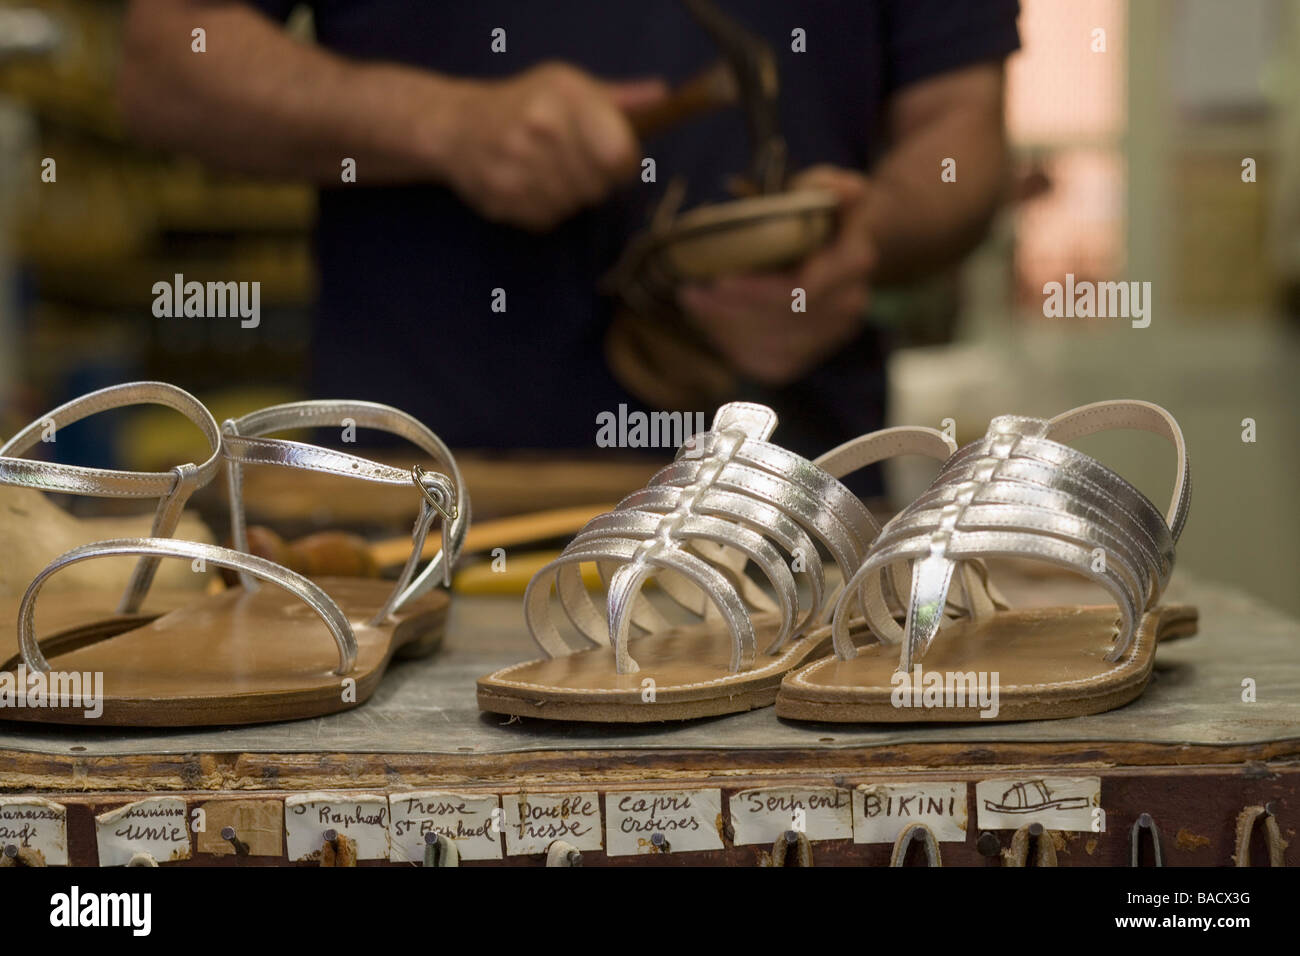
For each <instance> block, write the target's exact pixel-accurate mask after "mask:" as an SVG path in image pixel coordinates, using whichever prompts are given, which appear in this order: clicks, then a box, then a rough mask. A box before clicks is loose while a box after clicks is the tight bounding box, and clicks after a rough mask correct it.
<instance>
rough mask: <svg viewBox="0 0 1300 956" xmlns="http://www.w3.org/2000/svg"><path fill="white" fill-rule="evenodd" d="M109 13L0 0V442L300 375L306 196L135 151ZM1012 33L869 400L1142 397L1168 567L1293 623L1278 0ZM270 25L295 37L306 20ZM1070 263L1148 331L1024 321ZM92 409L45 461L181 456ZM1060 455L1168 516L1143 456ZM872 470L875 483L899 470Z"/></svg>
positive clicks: (234, 397)
mask: <svg viewBox="0 0 1300 956" xmlns="http://www.w3.org/2000/svg"><path fill="white" fill-rule="evenodd" d="M123 6H124V4H123V3H121V2H117V0H44V2H36V0H24V2H21V3H13V2H5V0H0V16H2V17H3V18H4V19H3V20H0V24H3V25H0V343H2V345H0V434H4V435H8V434H11V433H12V432H14V431H15V430H16V429H17V428H18V427H19V426H20V425H22V424H24V423H25V422H27V421H29V420H30V419H31V418H33V417H34V416H36V415H38V414H40V413H41V412H42V411H43V410H45V409H48V408H50V407H53V406H54V405H55V404H57V403H59V402H61V401H64V400H67V399H68V398H71V397H73V396H75V395H78V394H81V393H84V392H86V391H88V390H90V389H93V388H96V387H100V386H103V385H106V384H110V383H114V382H119V381H123V380H127V379H131V378H158V379H163V380H170V381H177V382H178V383H181V384H183V385H184V386H185V387H187V388H191V389H193V390H194V391H195V392H196V393H197V394H198V395H199V396H200V398H202V399H203V400H204V401H206V402H207V403H208V404H209V406H210V407H211V408H212V409H213V411H214V414H216V416H217V417H218V419H219V420H220V419H221V418H222V417H225V416H227V415H230V414H235V413H238V412H242V411H246V410H248V409H250V408H253V407H257V406H260V405H265V404H268V403H271V402H274V401H280V400H287V399H290V398H293V397H297V396H299V395H301V394H302V391H301V390H302V387H303V383H304V382H305V381H306V369H305V361H306V345H307V341H308V334H309V329H310V322H311V308H312V300H313V294H314V285H315V282H314V275H313V264H312V257H311V246H310V230H311V226H312V221H313V216H314V194H313V192H312V190H311V189H309V188H307V187H305V186H303V185H298V184H268V183H260V182H250V181H247V180H244V179H239V178H236V177H232V176H228V175H224V174H217V173H213V172H210V171H208V170H205V169H204V168H203V167H202V166H201V165H199V164H198V163H196V162H194V161H192V160H189V159H186V158H183V157H176V156H168V155H161V154H158V153H155V152H150V151H147V150H143V149H141V148H139V147H138V146H136V145H134V144H132V143H131V142H129V141H128V139H127V138H126V136H125V134H124V132H123V128H122V122H121V119H120V115H119V113H118V110H117V107H116V104H115V97H114V79H115V72H116V65H117V59H118V56H119V50H120V44H119V36H120V23H121V15H122V8H123ZM1020 28H1021V35H1022V40H1023V46H1024V49H1023V51H1022V52H1020V53H1018V54H1017V55H1015V56H1014V57H1012V59H1011V61H1010V65H1009V93H1008V104H1007V121H1008V128H1009V130H1010V135H1011V139H1012V143H1013V146H1014V149H1015V155H1016V165H1017V168H1016V176H1015V182H1016V187H1015V190H1014V196H1013V199H1012V200H1011V201H1010V202H1009V203H1008V205H1007V207H1006V208H1005V210H1004V211H1003V212H1002V214H1001V215H1000V216H999V217H998V220H997V222H996V224H995V226H994V229H993V230H992V232H991V234H990V236H989V238H988V239H987V240H986V241H985V243H984V244H983V245H982V246H981V248H980V249H979V250H978V251H977V252H976V253H975V254H974V255H972V256H971V257H970V258H969V260H968V261H967V262H966V263H965V264H964V266H963V267H962V268H961V270H960V272H959V273H958V274H954V275H951V276H945V277H941V278H938V279H934V280H931V281H929V282H927V283H925V284H923V285H921V286H919V287H916V288H910V289H904V290H890V291H889V292H881V294H880V295H879V301H878V302H877V305H876V309H875V318H876V320H877V321H881V322H887V323H889V324H891V325H892V326H894V327H895V328H896V329H898V330H899V332H900V334H901V335H902V336H903V337H904V338H906V339H907V340H908V341H910V342H912V343H913V344H912V345H911V346H910V347H908V348H905V349H903V350H901V351H899V352H898V353H896V354H895V356H894V358H893V360H892V368H891V372H892V389H893V407H892V412H891V417H892V418H893V419H894V421H895V422H910V423H917V424H931V425H939V423H940V422H942V421H943V420H944V419H946V418H953V419H954V420H955V425H956V429H957V438H958V440H959V441H960V442H965V441H969V440H972V439H974V438H976V437H978V436H979V435H980V434H982V433H983V431H984V427H985V425H986V424H987V421H988V419H989V418H990V417H992V416H993V415H996V414H1001V413H1005V412H1010V411H1016V412H1023V413H1029V414H1042V415H1051V414H1054V413H1056V412H1059V411H1062V410H1064V409H1066V408H1069V407H1072V406H1073V405H1077V404H1081V403H1083V402H1088V401H1096V400H1100V399H1106V398H1143V399H1147V400H1150V401H1154V402H1158V403H1160V404H1162V405H1165V406H1167V407H1168V408H1170V409H1171V410H1172V411H1173V412H1174V413H1175V414H1176V415H1177V416H1178V418H1179V420H1180V422H1181V423H1182V425H1183V428H1184V430H1185V432H1186V434H1187V438H1188V444H1189V447H1190V449H1191V457H1192V466H1193V476H1194V488H1195V495H1194V502H1195V505H1194V507H1193V509H1192V519H1191V522H1190V524H1189V526H1188V532H1187V534H1186V535H1185V536H1184V538H1183V541H1182V543H1181V545H1180V552H1179V562H1180V566H1181V567H1183V568H1185V569H1187V570H1188V571H1190V572H1192V573H1194V574H1196V575H1198V576H1202V577H1206V578H1213V579H1216V580H1221V581H1225V582H1230V583H1233V584H1236V585H1238V586H1240V587H1242V588H1244V589H1246V590H1248V591H1250V592H1252V593H1253V594H1256V595H1258V596H1259V597H1261V598H1263V599H1265V600H1266V601H1268V602H1270V603H1273V604H1275V605H1278V606H1281V607H1283V608H1285V609H1289V610H1290V611H1292V612H1300V589H1297V588H1296V586H1295V583H1294V569H1295V568H1296V567H1297V566H1298V565H1300V508H1298V507H1297V506H1296V499H1295V495H1296V489H1297V484H1298V483H1297V474H1300V449H1298V448H1297V444H1296V438H1297V436H1300V427H1298V426H1300V401H1298V399H1300V377H1297V374H1296V371H1297V367H1298V365H1297V359H1298V358H1300V318H1298V316H1300V75H1298V72H1300V0H1235V2H1233V3H1231V4H1229V3H1222V2H1218V0H1134V2H1131V3H1129V2H1124V0H1068V2H1067V0H1022V14H1021V19H1020ZM292 29H294V30H295V31H296V32H298V33H299V34H300V35H302V36H304V37H305V36H309V35H310V31H311V22H310V15H309V13H308V12H307V11H305V10H304V11H301V12H300V13H298V14H296V15H295V17H294V18H293V20H292ZM1099 30H1100V31H1103V33H1101V34H1098V32H1097V31H1099ZM1098 37H1100V38H1101V43H1100V46H1101V47H1102V48H1100V49H1099V48H1098V46H1099V44H1098ZM48 156H57V157H58V160H57V181H56V182H54V183H45V182H42V180H41V170H42V165H41V161H42V159H43V158H44V157H48ZM1248 159H1249V160H1253V164H1250V165H1253V167H1254V169H1255V177H1254V180H1255V181H1253V182H1247V181H1244V180H1243V175H1242V173H1243V163H1244V161H1245V160H1248ZM175 273H183V274H184V275H185V276H186V277H187V278H192V279H198V280H200V281H203V280H205V279H208V278H231V277H234V278H238V279H256V280H258V281H260V282H261V296H262V299H261V302H262V314H263V320H262V322H261V324H260V326H259V327H258V328H257V329H242V328H240V327H239V324H238V323H237V322H230V323H220V322H205V323H197V322H175V321H169V320H167V319H156V318H154V317H153V315H152V312H151V305H152V301H153V294H152V291H151V289H152V286H153V284H154V283H155V282H157V281H159V280H160V279H167V278H169V277H171V276H172V275H173V274H175ZM1066 273H1072V274H1073V275H1074V276H1075V277H1076V280H1085V279H1087V280H1094V281H1105V280H1117V281H1118V280H1123V281H1137V282H1150V283H1151V288H1152V302H1151V318H1152V321H1151V324H1150V327H1148V328H1145V329H1134V328H1132V327H1131V326H1130V324H1129V323H1128V322H1127V321H1125V320H1122V319H1093V320H1086V319H1053V318H1045V317H1044V315H1043V286H1044V283H1046V282H1052V281H1057V282H1059V281H1063V280H1064V277H1065V275H1066ZM1245 419H1252V420H1253V421H1254V422H1255V423H1256V429H1257V440H1256V441H1255V442H1253V443H1248V442H1244V441H1243V440H1242V431H1243V428H1244V426H1243V421H1244V420H1245ZM113 422H114V426H115V427H114V428H113V429H112V430H111V431H105V430H104V429H96V430H94V431H91V430H82V431H78V432H77V433H76V435H75V442H76V443H77V446H78V447H72V446H69V445H68V444H61V447H60V448H59V453H60V455H61V456H63V457H66V458H67V459H69V460H73V459H77V460H81V461H87V462H88V461H95V462H96V463H102V464H109V463H110V462H116V463H117V464H118V465H119V466H121V467H131V468H144V467H150V466H153V465H156V464H157V463H158V461H159V460H162V461H166V462H167V463H169V464H170V463H172V462H173V461H174V460H175V451H174V446H175V442H176V434H175V433H173V432H172V431H171V429H172V427H173V425H172V423H171V422H170V419H169V418H167V416H166V413H159V415H157V416H155V415H153V414H152V413H143V414H137V415H134V416H129V415H123V416H121V417H115V418H114V419H113ZM164 422H165V423H166V424H163V423H164ZM174 427H175V428H176V429H177V430H178V431H183V428H184V425H183V424H182V423H181V422H179V420H178V421H177V422H176V423H174ZM1083 447H1085V450H1090V451H1101V452H1102V453H1103V454H1104V456H1105V460H1106V461H1107V463H1108V464H1111V465H1112V466H1114V467H1116V468H1117V470H1118V471H1120V473H1122V474H1125V475H1127V476H1132V477H1133V478H1134V480H1135V483H1136V484H1138V486H1139V487H1141V488H1142V489H1143V490H1145V491H1147V493H1148V494H1149V495H1151V497H1152V498H1153V499H1154V500H1156V501H1157V502H1159V503H1161V504H1163V501H1164V500H1165V497H1166V495H1167V491H1166V490H1165V489H1166V488H1167V482H1168V481H1169V480H1170V479H1171V477H1172V471H1173V463H1172V460H1171V459H1172V456H1171V455H1168V454H1167V452H1166V450H1165V448H1164V446H1163V445H1159V444H1157V443H1155V442H1152V441H1147V440H1145V436H1131V440H1130V437H1129V436H1120V437H1107V438H1105V439H1097V440H1096V441H1095V443H1090V444H1087V445H1085V446H1083ZM1157 449H1158V450H1159V452H1160V454H1159V456H1158V457H1156V456H1154V455H1153V452H1154V451H1156V450H1157ZM594 452H595V449H593V453H594ZM589 473H591V474H594V472H589ZM479 474H486V473H485V472H479ZM493 474H497V473H496V472H494V473H493ZM548 474H552V475H553V481H552V482H550V483H549V484H548V482H547V481H544V480H539V479H538V478H537V474H536V473H535V472H534V473H533V474H532V478H533V480H532V481H531V482H530V483H529V484H528V486H527V491H528V492H529V494H530V495H531V497H530V498H529V499H527V500H523V499H520V498H518V497H517V492H516V497H515V498H513V499H512V498H511V497H510V493H509V489H510V488H511V487H512V483H511V482H510V481H507V480H505V479H501V480H499V481H497V482H496V483H495V484H493V483H492V481H491V480H489V479H488V478H483V479H482V481H481V482H480V483H479V484H477V485H476V482H475V478H474V472H472V471H471V472H470V473H469V475H468V477H469V481H470V487H471V489H472V491H473V492H474V496H475V504H476V508H475V510H476V514H478V513H484V514H491V513H502V512H508V511H511V510H522V509H524V508H541V507H546V506H548V505H555V504H563V503H571V502H581V501H592V500H598V499H597V498H594V497H592V495H593V493H595V491H594V490H593V489H592V488H590V487H577V486H576V485H577V484H579V483H576V482H575V481H574V480H564V479H563V478H562V475H565V474H567V475H569V476H570V477H571V476H572V475H573V474H575V472H573V471H569V472H563V473H561V472H553V473H548ZM895 479H896V481H895V489H896V492H897V493H898V494H905V493H907V492H908V491H909V490H910V491H915V490H916V487H915V486H916V484H917V482H918V481H919V480H921V478H920V476H918V475H917V474H916V473H909V472H907V471H906V470H902V471H899V472H898V473H897V474H896V475H895ZM591 480H592V481H594V480H595V479H591ZM484 485H486V486H487V487H486V489H485V487H484ZM632 486H635V483H634V482H633V483H629V482H628V480H627V478H626V476H625V475H620V476H618V477H616V478H613V479H611V481H610V487H612V488H619V487H622V488H626V487H632ZM515 487H517V483H515ZM548 489H549V490H548ZM494 493H495V497H494ZM584 495H585V497H584ZM566 496H567V499H566ZM87 504H88V503H87V502H81V503H79V504H78V507H85V506H86V505H87ZM90 504H94V503H90ZM100 504H101V505H102V503H100ZM480 504H482V505H483V508H482V509H480ZM316 517H317V518H321V517H322V516H320V515H316ZM406 518H407V516H405V514H403V516H402V520H406Z"/></svg>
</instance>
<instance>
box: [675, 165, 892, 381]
mask: <svg viewBox="0 0 1300 956" xmlns="http://www.w3.org/2000/svg"><path fill="white" fill-rule="evenodd" d="M792 186H793V188H801V187H802V188H819V189H828V190H830V191H832V192H834V193H836V194H837V195H838V196H839V197H840V228H839V232H838V234H837V235H836V237H835V239H834V241H833V242H832V243H831V244H830V245H828V246H826V247H825V248H824V249H821V250H820V251H818V252H816V253H814V254H813V255H812V256H811V257H809V258H808V259H807V260H806V261H805V262H804V263H803V265H802V266H800V268H799V269H798V270H797V271H796V272H791V273H779V274H769V275H751V276H734V277H727V278H723V279H719V280H718V281H716V282H714V283H712V284H711V285H708V286H700V285H696V286H687V287H685V288H683V289H682V290H681V292H680V293H679V297H678V298H679V303H680V304H681V306H682V308H683V309H684V310H685V311H686V313H687V315H688V316H690V317H691V318H692V319H693V320H694V321H695V323H696V324H697V325H698V327H699V328H700V329H701V330H703V332H704V334H705V336H706V337H707V338H708V340H709V341H710V342H711V343H712V344H713V346H714V348H716V349H717V350H718V351H719V352H720V353H721V354H722V356H723V357H724V358H725V359H726V360H727V361H728V363H729V364H730V365H731V366H732V367H733V368H735V369H736V370H737V371H738V372H740V373H741V374H742V375H745V376H746V377H748V378H750V379H753V380H754V381H755V382H759V383H760V384H764V385H786V384H788V383H790V382H793V381H796V380H798V379H799V378H801V377H802V376H803V375H804V373H806V372H808V371H809V370H811V369H812V368H814V367H816V366H817V365H818V364H819V363H820V362H821V361H822V360H823V359H825V358H826V357H827V356H828V355H830V354H831V353H832V352H834V351H835V350H836V349H838V348H839V347H840V346H842V345H844V344H845V343H847V342H849V341H850V340H852V339H853V337H854V336H855V335H856V334H857V332H858V330H859V329H860V328H861V325H862V317H863V313H864V312H865V311H866V308H867V303H868V302H869V301H870V286H869V284H868V279H869V278H870V275H871V271H872V268H873V266H874V264H875V260H876V252H875V247H874V244H873V242H872V239H871V236H870V233H869V231H868V225H867V202H868V196H869V193H870V183H869V182H868V180H867V178H866V177H865V176H862V175H860V174H859V173H855V172H852V171H850V170H846V169H840V168H837V167H833V166H816V167H813V168H811V169H808V170H806V171H805V172H803V173H802V174H800V175H799V176H797V177H795V180H794V182H793V184H792ZM796 288H799V289H803V290H804V292H805V294H806V305H807V311H806V312H794V311H792V310H791V303H792V302H793V298H792V293H793V291H794V290H795V289H796Z"/></svg>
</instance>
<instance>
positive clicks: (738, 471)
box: [478, 402, 951, 723]
mask: <svg viewBox="0 0 1300 956" xmlns="http://www.w3.org/2000/svg"><path fill="white" fill-rule="evenodd" d="M775 427H776V414H775V413H774V412H773V411H772V410H771V409H770V408H767V407H765V406H762V405H755V404H749V403H744V402H735V403H731V404H728V405H724V406H723V407H722V408H721V409H720V410H719V411H718V413H717V416H716V417H715V418H714V421H713V427H712V429H711V430H710V431H708V432H705V433H703V434H701V435H696V436H693V438H692V439H691V441H690V442H688V443H687V444H686V445H684V446H683V447H682V450H681V451H680V452H679V453H678V456H677V460H676V461H675V462H674V464H672V465H670V466H668V467H667V468H665V469H663V470H662V471H660V472H659V473H658V474H657V475H655V476H654V478H652V479H651V481H650V483H649V485H648V486H647V487H646V488H643V489H642V490H640V491H638V492H636V493H635V494H632V495H630V496H629V497H627V498H625V499H623V501H621V502H620V503H619V505H618V506H617V507H616V508H615V510H613V511H611V512H609V513H607V514H604V515H601V516H599V517H597V518H594V519H593V520H592V521H591V522H589V523H588V524H587V526H586V527H585V528H584V529H583V530H582V531H581V532H580V533H579V534H578V535H577V537H575V538H574V539H573V541H572V542H571V543H570V544H569V545H568V547H566V548H565V549H564V551H563V552H562V553H561V554H560V556H559V557H558V558H557V559H556V560H554V561H552V562H551V563H550V564H548V565H546V566H545V567H543V568H542V569H541V570H540V571H538V573H537V574H536V575H535V576H534V577H533V579H532V580H531V581H530V582H529V585H528V590H527V592H526V593H525V596H524V613H525V616H526V619H527V623H528V628H529V630H530V631H531V633H532V635H533V638H534V640H535V641H536V642H537V644H538V645H539V646H540V647H541V649H542V650H543V651H545V653H546V654H547V655H548V656H547V658H545V659H542V660H534V661H529V662H527V663H523V664H516V665H514V666H512V667H507V668H505V669H503V670H500V671H497V672H496V673H494V674H491V675H489V676H487V677H484V678H482V679H480V680H479V682H478V701H479V706H480V707H481V708H482V709H483V710H487V711H492V712H495V713H503V714H518V715H523V716H531V717H546V718H553V719H560V720H594V721H608V722H629V723H631V722H642V721H656V720H676V719H683V718H691V717H703V716H708V715H713V714H725V713H731V712H734V711H742V710H749V709H750V708H753V707H764V706H767V705H769V704H771V703H772V701H773V699H774V698H775V696H776V690H777V686H778V685H779V683H780V680H781V677H782V675H783V674H785V673H786V672H787V671H789V670H790V669H791V668H793V667H795V666H797V665H798V664H799V663H800V662H802V661H804V660H807V659H808V658H809V657H810V656H812V655H813V654H814V653H816V652H817V651H818V650H819V649H821V648H823V647H825V646H827V642H828V640H829V637H830V632H829V627H828V626H826V623H825V620H824V617H825V615H826V612H827V611H828V609H829V606H830V604H831V602H832V599H833V594H832V593H829V592H828V591H827V586H826V579H827V575H826V569H825V568H824V567H823V559H822V556H821V553H819V548H820V549H821V550H822V551H823V552H824V553H825V554H826V555H828V556H829V558H830V560H831V562H832V564H833V566H834V567H835V568H837V569H839V572H840V573H839V578H840V579H842V577H843V575H844V574H847V573H848V572H849V571H851V570H852V569H853V568H855V567H857V566H858V565H859V564H860V563H861V561H862V559H863V556H864V555H865V554H866V549H867V546H868V545H869V544H870V542H871V540H872V539H873V538H874V537H875V536H876V534H877V533H878V532H879V526H878V525H877V523H876V522H875V520H874V519H873V518H872V516H871V514H870V513H869V512H868V511H867V509H866V507H865V506H864V505H863V504H862V502H860V501H859V500H858V499H857V497H855V496H854V494H853V493H852V492H851V491H849V490H848V488H846V487H845V486H844V485H843V484H841V483H840V481H839V480H838V478H839V477H842V476H844V475H845V474H848V473H849V472H851V471H855V470H857V469H859V468H863V467H865V466H867V465H869V464H871V463H873V462H877V461H881V460H883V459H885V458H890V457H893V456H895V455H902V454H922V455H928V456H929V457H932V458H936V459H938V460H940V461H942V460H944V459H946V458H947V457H948V455H949V454H950V452H951V446H950V445H949V444H948V440H947V439H946V438H944V436H943V435H942V434H941V433H940V432H938V431H935V430H934V429H930V428H889V429H885V430H884V431H879V432H873V433H871V434H869V435H864V436H862V437H860V438H857V439H855V440H853V441H850V442H847V443H846V444H844V445H841V446H839V447H838V448H836V449H834V450H832V451H830V452H827V453H826V454H825V455H823V456H822V457H821V458H819V459H817V461H816V462H810V461H808V460H806V459H804V458H801V457H799V456H798V455H795V454H792V453H791V452H789V451H786V450H785V449H783V448H781V447H779V446H777V445H774V444H771V443H770V442H768V441H767V439H768V437H769V436H770V435H771V433H772V431H773V429H774V428H775ZM583 565H594V566H595V567H596V568H597V569H598V571H599V575H600V579H601V580H602V581H603V583H604V586H605V588H606V591H607V594H606V601H605V604H606V610H605V613H604V614H602V613H601V610H600V608H599V607H598V606H597V604H596V603H595V602H594V601H593V600H592V597H591V595H590V594H589V593H588V591H587V588H586V586H585V585H584V582H583V575H582V570H581V568H582V566H583ZM750 566H752V567H753V569H754V570H755V576H752V577H751V576H750V575H749V574H748V573H746V572H747V569H748V568H749V567H750ZM651 578H655V579H656V581H657V583H658V585H659V588H660V590H661V591H662V596H663V598H664V600H662V601H651V600H649V599H647V597H646V596H644V595H642V594H641V590H642V587H643V586H644V585H645V584H646V582H647V581H648V580H650V579H651ZM796 578H798V580H799V581H802V582H803V585H804V586H803V587H802V588H800V587H799V584H798V581H797V580H796ZM552 591H554V592H555V593H556V596H557V598H558V604H559V609H560V611H561V615H560V617H561V620H567V623H568V627H567V629H566V631H562V630H561V629H560V627H559V626H557V623H556V621H555V620H554V619H553V617H552V611H553V607H552V605H553V604H554V603H556V599H555V598H553V597H552ZM673 604H676V605H677V609H678V610H679V612H682V613H679V614H678V615H676V616H677V617H678V618H680V617H682V616H683V614H684V615H685V616H687V617H688V618H690V619H691V620H689V622H688V623H680V622H679V621H674V620H673V618H672V617H670V615H669V612H670V611H672V610H673V608H672V605H673ZM634 631H635V632H636V635H637V636H633V632H634Z"/></svg>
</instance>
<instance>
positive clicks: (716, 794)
mask: <svg viewBox="0 0 1300 956" xmlns="http://www.w3.org/2000/svg"><path fill="white" fill-rule="evenodd" d="M605 830H606V838H605V846H606V848H607V849H606V851H605V852H606V853H608V854H609V855H610V856H631V855H633V854H636V853H657V852H659V850H658V848H657V847H656V846H655V845H654V842H653V838H654V835H655V834H656V833H662V834H663V836H664V840H665V841H666V842H667V844H668V846H667V850H668V852H670V853H686V852H690V851H693V850H721V849H723V846H724V844H723V842H722V833H721V830H722V791H721V790H645V791H640V790H624V791H612V792H610V793H607V794H605Z"/></svg>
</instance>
